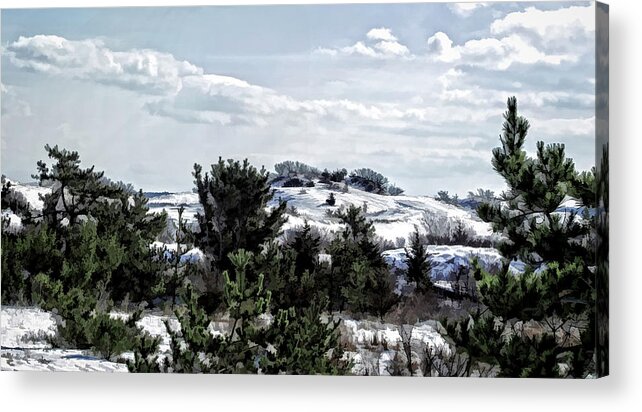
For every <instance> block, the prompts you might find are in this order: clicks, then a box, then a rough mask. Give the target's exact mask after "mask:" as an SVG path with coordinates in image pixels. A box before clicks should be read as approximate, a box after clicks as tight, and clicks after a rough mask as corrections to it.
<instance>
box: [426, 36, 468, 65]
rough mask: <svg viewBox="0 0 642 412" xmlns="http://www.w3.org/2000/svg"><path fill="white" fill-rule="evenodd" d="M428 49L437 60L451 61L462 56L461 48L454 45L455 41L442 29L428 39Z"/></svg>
mask: <svg viewBox="0 0 642 412" xmlns="http://www.w3.org/2000/svg"><path fill="white" fill-rule="evenodd" d="M428 50H429V51H430V53H431V54H432V55H433V57H434V58H435V59H436V60H439V61H442V62H446V63H450V62H454V61H456V60H459V59H460V58H461V52H460V51H459V48H456V47H453V41H452V40H450V37H448V35H447V34H446V33H444V32H442V31H439V32H437V33H435V34H433V35H432V36H431V37H430V38H429V39H428Z"/></svg>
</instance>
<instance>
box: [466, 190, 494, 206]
mask: <svg viewBox="0 0 642 412" xmlns="http://www.w3.org/2000/svg"><path fill="white" fill-rule="evenodd" d="M468 199H471V200H476V201H479V202H485V203H492V202H494V201H495V200H496V198H495V192H493V191H492V190H488V189H482V188H479V189H477V191H476V192H468Z"/></svg>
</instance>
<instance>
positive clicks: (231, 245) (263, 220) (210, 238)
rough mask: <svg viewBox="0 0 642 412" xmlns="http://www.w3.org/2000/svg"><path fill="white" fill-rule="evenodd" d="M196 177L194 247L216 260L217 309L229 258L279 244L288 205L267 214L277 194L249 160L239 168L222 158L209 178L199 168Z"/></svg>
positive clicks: (213, 288)
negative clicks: (198, 206)
mask: <svg viewBox="0 0 642 412" xmlns="http://www.w3.org/2000/svg"><path fill="white" fill-rule="evenodd" d="M193 174H194V178H195V184H196V189H197V192H198V197H199V202H200V203H201V206H202V207H203V211H202V212H199V213H198V214H197V216H196V218H197V223H198V226H199V230H198V231H196V233H194V238H195V245H196V246H197V247H198V248H200V249H201V250H202V251H203V252H204V253H205V254H206V256H207V257H208V258H209V259H210V261H211V262H210V263H211V264H210V273H209V275H208V276H209V277H208V279H207V281H208V284H209V286H208V292H207V294H206V295H205V300H208V301H210V303H212V302H214V303H212V304H211V307H210V310H214V309H216V306H217V304H216V303H215V302H217V301H220V299H221V293H222V289H223V279H222V278H221V276H220V275H221V274H222V273H223V272H224V271H226V270H228V271H229V270H231V269H232V268H233V265H232V262H231V261H230V260H229V257H228V256H229V255H230V253H232V252H235V251H236V250H239V249H244V250H247V251H248V252H252V253H257V252H259V251H260V248H261V247H262V245H263V244H264V243H266V242H269V241H271V240H274V239H275V238H276V237H277V235H278V234H279V232H280V230H281V227H282V225H283V223H285V220H286V218H285V217H284V213H285V209H286V203H285V202H279V204H278V205H277V206H275V207H274V208H272V210H271V211H267V210H266V209H267V206H268V202H269V201H270V200H271V199H272V196H273V195H274V190H272V189H271V188H270V185H269V183H268V173H267V172H266V171H265V169H261V170H257V169H256V168H255V167H253V166H251V165H250V164H249V162H248V161H247V159H246V160H245V161H243V163H240V162H238V161H233V160H228V161H227V162H224V161H223V160H222V159H220V158H219V161H218V163H215V164H213V165H212V167H211V171H210V173H205V174H204V175H203V173H202V167H201V166H200V165H198V164H195V165H194V173H193ZM252 280H256V279H252ZM203 303H204V302H203Z"/></svg>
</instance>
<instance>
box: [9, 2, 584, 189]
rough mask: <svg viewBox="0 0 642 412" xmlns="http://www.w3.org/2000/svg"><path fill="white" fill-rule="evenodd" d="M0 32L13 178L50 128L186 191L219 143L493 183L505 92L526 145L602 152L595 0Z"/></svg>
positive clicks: (46, 12)
mask: <svg viewBox="0 0 642 412" xmlns="http://www.w3.org/2000/svg"><path fill="white" fill-rule="evenodd" d="M0 36H1V37H0V41H1V47H2V49H1V54H2V57H1V59H2V60H1V65H2V67H1V69H2V73H1V82H2V84H1V88H2V102H1V106H2V117H1V129H0V133H1V139H2V140H1V146H0V150H1V155H0V161H1V164H0V169H1V171H2V173H3V174H5V175H7V176H8V177H9V178H11V179H14V180H18V181H27V180H30V175H31V174H33V173H35V171H36V162H37V161H38V160H41V159H44V158H45V156H46V153H45V150H44V145H45V144H47V143H49V144H51V145H54V144H58V145H59V146H61V147H64V148H67V149H71V150H77V151H79V153H80V156H81V160H82V162H83V164H85V165H87V166H89V165H95V166H96V168H97V169H98V170H104V171H105V174H106V176H108V177H110V178H112V179H114V180H122V181H125V182H130V183H132V184H134V185H135V186H136V187H141V188H143V190H146V191H159V190H167V191H183V190H190V189H191V187H192V186H193V182H192V181H193V178H192V176H191V171H192V166H193V164H194V163H195V162H196V163H200V164H204V165H209V164H211V163H214V162H216V161H217V160H218V158H219V156H221V157H223V158H224V159H228V158H234V159H244V158H248V159H249V160H250V162H251V163H252V164H254V165H255V166H257V167H260V166H265V167H266V169H268V170H272V169H273V165H274V164H275V163H276V162H279V161H283V160H298V161H302V162H305V163H308V164H310V165H313V166H316V167H319V168H321V169H323V168H328V169H334V168H340V167H345V168H346V169H348V170H351V169H356V168H361V167H369V168H372V169H375V170H377V171H379V172H381V173H382V174H384V175H386V176H387V177H388V178H389V180H390V181H391V182H393V183H395V184H396V185H398V186H400V187H402V188H404V189H405V190H406V192H407V193H408V194H415V195H434V194H436V193H437V191H439V190H448V191H449V192H450V193H458V194H460V195H465V194H466V193H467V192H468V191H469V190H474V189H476V188H479V187H482V188H489V189H492V190H496V191H499V190H501V189H502V188H503V182H502V180H501V178H500V177H499V176H498V175H497V174H496V173H495V172H494V171H493V169H492V166H491V156H492V155H491V152H492V149H493V148H494V147H496V146H498V145H499V134H500V132H501V126H502V114H503V112H504V111H505V109H506V99H507V98H508V97H509V96H513V95H514V96H516V97H517V102H518V110H519V112H520V114H521V115H523V116H525V117H526V118H527V119H529V121H530V123H531V129H530V133H529V137H528V138H527V144H526V147H527V150H528V151H529V152H530V153H533V152H534V150H535V144H536V142H537V141H538V140H543V141H544V142H546V143H554V142H561V143H564V144H565V145H566V150H567V155H568V156H569V157H572V158H573V159H574V160H575V162H576V166H577V168H578V169H580V170H585V169H589V168H590V167H592V166H593V165H594V162H595V160H594V138H595V63H594V61H595V44H594V43H595V8H594V6H593V3H589V2H528V3H509V2H507V3H426V4H416V3H415V4H370V5H364V4H360V5H357V4H352V5H300V6H292V5H288V6H210V7H156V8H154V7H152V8H149V7H147V8H82V9H69V8H67V9H29V10H27V9H23V10H20V9H15V10H2V12H1V32H0Z"/></svg>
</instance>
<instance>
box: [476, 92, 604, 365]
mask: <svg viewBox="0 0 642 412" xmlns="http://www.w3.org/2000/svg"><path fill="white" fill-rule="evenodd" d="M504 119H505V122H504V125H503V133H502V135H501V136H500V141H501V147H498V148H496V149H494V150H493V160H492V164H493V168H494V169H495V170H496V171H497V172H498V173H499V174H500V175H501V176H502V177H503V178H504V180H505V181H506V184H507V186H508V190H507V191H506V192H504V193H502V195H501V200H502V202H503V204H500V203H499V202H493V203H483V204H481V205H480V206H479V207H478V209H477V210H478V214H479V216H480V217H481V218H482V220H484V221H486V222H490V223H492V225H493V229H494V230H495V231H496V232H499V233H502V234H503V235H504V236H505V239H506V240H505V241H503V242H501V243H500V245H499V249H500V251H501V252H502V254H503V255H504V256H505V257H506V258H508V259H515V258H519V259H521V260H522V261H523V262H525V263H526V264H527V267H526V271H525V273H523V274H520V275H515V274H514V273H511V271H510V270H509V265H508V264H506V265H504V267H503V269H502V270H501V271H500V272H499V273H498V274H494V275H491V274H489V273H487V272H485V271H484V270H482V269H481V268H480V267H479V266H478V265H476V267H475V270H474V276H475V278H476V279H477V281H478V283H477V285H478V288H479V295H480V296H481V301H482V303H483V304H484V305H486V306H487V307H488V308H489V309H490V311H491V312H492V315H493V316H494V317H496V318H498V319H501V320H502V322H503V326H502V328H504V327H505V328H506V329H508V330H510V338H509V339H508V340H501V339H499V338H495V342H494V343H493V342H491V341H492V340H493V338H492V337H486V338H484V339H483V340H484V341H485V342H486V343H487V344H489V345H490V344H492V345H499V344H501V350H500V351H497V353H498V354H499V355H496V356H495V361H496V362H497V364H499V366H500V369H501V370H500V375H502V376H523V377H526V376H553V377H555V376H560V374H559V372H560V371H559V368H558V365H557V363H558V356H560V355H561V354H563V353H566V354H567V355H569V356H570V358H571V359H572V364H571V365H570V366H571V367H570V372H569V374H570V376H573V377H584V376H585V375H586V373H587V371H588V370H590V369H591V368H592V366H591V365H590V361H589V359H591V358H592V352H593V350H594V349H593V348H594V337H593V336H594V333H581V342H580V343H579V344H577V343H573V342H572V339H571V340H569V339H568V337H567V338H564V339H563V341H561V342H560V341H556V334H557V333H558V332H562V334H563V333H565V332H564V331H565V330H567V329H568V327H570V326H575V327H580V328H581V325H582V324H588V325H589V330H590V328H592V326H591V325H593V324H594V322H595V318H594V309H593V308H594V307H595V281H594V274H593V273H592V270H591V268H590V267H589V265H591V262H594V261H595V251H594V250H593V247H592V246H593V244H594V243H593V241H594V236H595V235H594V219H592V218H591V217H590V214H589V213H588V211H585V212H584V216H583V217H584V219H583V220H580V219H578V218H577V214H576V212H565V213H564V214H563V215H562V214H559V213H556V211H557V210H558V208H559V207H560V204H561V203H562V201H564V200H565V199H566V198H567V197H571V198H573V197H574V198H576V199H578V200H579V201H581V202H582V203H583V204H584V205H585V206H586V207H587V208H594V207H595V199H594V196H591V195H590V193H591V192H593V191H594V187H595V186H594V185H595V183H594V176H593V173H592V172H591V173H577V172H576V171H575V166H574V164H573V161H572V160H571V159H568V158H566V156H565V153H564V145H561V144H550V145H546V146H545V145H544V143H543V142H538V143H537V155H536V157H535V158H531V157H528V156H527V155H526V152H525V150H524V149H523V146H524V143H525V138H526V135H527V133H528V130H529V123H528V121H527V120H526V119H524V118H523V117H521V116H518V115H517V102H516V99H515V98H510V99H509V100H508V110H507V112H506V113H505V114H504ZM530 320H535V321H539V322H541V324H543V325H544V326H542V328H541V329H540V331H539V332H537V333H536V334H534V335H528V336H527V335H526V334H524V332H523V331H521V330H520V329H519V328H517V329H516V328H515V324H516V323H517V322H519V321H521V322H527V321H530ZM585 332H586V331H585ZM565 343H566V344H565ZM567 357H568V356H567ZM580 365H582V366H581V369H580Z"/></svg>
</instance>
